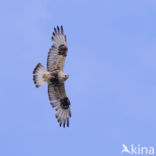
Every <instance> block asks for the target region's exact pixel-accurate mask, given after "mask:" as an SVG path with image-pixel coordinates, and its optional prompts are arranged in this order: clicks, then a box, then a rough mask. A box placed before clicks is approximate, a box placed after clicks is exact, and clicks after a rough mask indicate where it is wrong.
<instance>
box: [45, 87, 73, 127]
mask: <svg viewBox="0 0 156 156" xmlns="http://www.w3.org/2000/svg"><path fill="white" fill-rule="evenodd" d="M48 95H49V100H50V103H51V105H52V106H53V107H55V110H56V115H55V116H56V118H57V120H58V122H59V124H60V126H61V125H63V127H65V126H67V127H69V118H70V117H71V111H70V101H69V99H68V97H67V96H66V93H65V87H64V84H60V85H53V84H49V85H48Z"/></svg>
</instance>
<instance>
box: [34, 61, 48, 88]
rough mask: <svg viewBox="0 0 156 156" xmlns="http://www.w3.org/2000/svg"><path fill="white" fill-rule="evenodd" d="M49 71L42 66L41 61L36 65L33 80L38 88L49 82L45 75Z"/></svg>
mask: <svg viewBox="0 0 156 156" xmlns="http://www.w3.org/2000/svg"><path fill="white" fill-rule="evenodd" d="M47 73H48V71H47V70H46V69H45V68H44V67H43V66H42V64H41V63H38V64H37V65H36V67H35V69H34V71H33V80H34V83H35V85H36V87H37V88H38V87H40V86H42V85H44V84H45V83H47V81H46V80H45V79H44V75H46V74H47Z"/></svg>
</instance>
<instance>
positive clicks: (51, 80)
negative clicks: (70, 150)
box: [33, 26, 71, 127]
mask: <svg viewBox="0 0 156 156" xmlns="http://www.w3.org/2000/svg"><path fill="white" fill-rule="evenodd" d="M51 40H52V42H53V45H52V46H51V48H50V49H49V52H48V57H47V69H45V68H44V67H43V65H42V64H41V63H38V64H37V65H36V67H35V69H34V71H33V80H34V83H35V85H36V87H37V88H38V87H40V86H42V85H44V84H46V83H47V84H48V96H49V100H50V104H51V105H52V107H55V110H56V114H55V116H56V118H57V120H58V123H59V124H60V127H61V125H63V127H65V126H67V127H69V118H70V117H71V111H70V101H69V99H68V97H67V95H66V91H65V86H64V83H65V81H66V80H67V79H68V77H69V75H68V74H66V73H64V62H65V59H66V56H67V52H68V48H67V39H66V35H65V34H64V30H63V27H62V26H61V27H59V26H57V28H54V32H53V34H52V37H51Z"/></svg>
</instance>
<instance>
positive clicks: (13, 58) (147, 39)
mask: <svg viewBox="0 0 156 156" xmlns="http://www.w3.org/2000/svg"><path fill="white" fill-rule="evenodd" d="M155 17H156V1H155V0H118V1H116V0H96V1H95V0H79V1H74V0H68V1H65V0H45V1H41V0H36V1H35V0H27V1H22V0H21V1H20V0H14V1H11V0H6V1H1V2H0V19H1V25H0V28H1V29H0V34H1V37H0V42H1V47H0V49H1V51H0V62H1V66H0V71H1V81H0V155H4V156H10V155H14V156H18V155H19V156H20V155H22V156H43V155H46V156H51V155H57V156H62V155H63V156H80V155H81V156H83V155H89V156H95V155H98V156H103V155H108V156H114V155H116V156H120V155H121V149H122V144H123V143H124V144H126V145H127V146H130V144H135V145H138V144H140V145H141V146H154V147H155V148H156V141H155V138H156V124H155V123H156V61H155V60H156V44H155V43H156V20H155ZM61 24H62V25H63V26H64V30H65V33H66V35H67V41H68V48H69V52H68V57H67V59H66V63H65V72H66V73H68V74H69V75H70V77H69V79H68V80H67V82H66V91H67V95H68V96H69V98H70V101H71V110H72V118H71V120H70V128H66V129H63V128H60V127H59V125H58V123H57V121H56V119H55V111H54V109H52V108H51V106H50V103H49V100H48V95H47V86H46V85H45V86H43V87H41V88H39V89H36V88H35V87H34V84H33V81H32V71H33V69H34V67H35V65H36V64H37V63H38V62H41V63H42V64H43V65H44V66H45V65H46V59H47V53H48V50H49V48H50V46H51V44H52V43H51V40H50V38H51V34H52V31H53V27H54V26H56V25H61Z"/></svg>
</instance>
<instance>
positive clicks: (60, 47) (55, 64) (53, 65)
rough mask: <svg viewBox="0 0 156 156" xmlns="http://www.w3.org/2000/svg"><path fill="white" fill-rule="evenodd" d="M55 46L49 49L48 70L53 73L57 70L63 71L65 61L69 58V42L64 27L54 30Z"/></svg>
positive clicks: (53, 40) (53, 39)
mask: <svg viewBox="0 0 156 156" xmlns="http://www.w3.org/2000/svg"><path fill="white" fill-rule="evenodd" d="M51 39H52V42H53V46H52V47H51V48H50V49H49V52H48V58H47V70H48V71H53V70H55V69H59V70H63V69H64V61H65V58H66V56H67V51H68V48H67V40H66V35H65V34H64V31H63V27H62V26H61V28H59V27H58V26H57V29H56V28H54V32H53V35H52V38H51Z"/></svg>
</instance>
